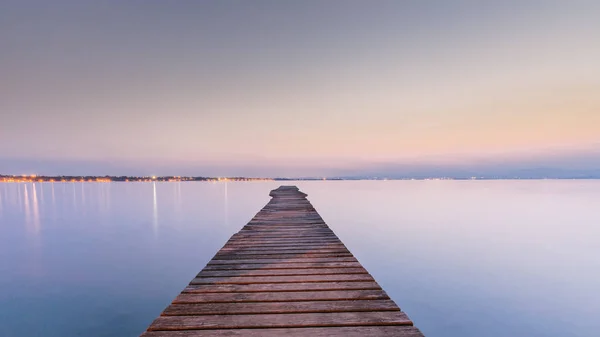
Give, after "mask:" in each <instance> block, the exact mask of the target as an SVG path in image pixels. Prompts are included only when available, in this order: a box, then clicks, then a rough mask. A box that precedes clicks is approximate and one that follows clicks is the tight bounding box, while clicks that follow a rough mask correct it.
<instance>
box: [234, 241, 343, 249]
mask: <svg viewBox="0 0 600 337" xmlns="http://www.w3.org/2000/svg"><path fill="white" fill-rule="evenodd" d="M315 246H316V247H321V248H327V247H339V246H344V244H343V243H342V242H329V243H313V242H296V243H289V244H288V243H270V244H265V243H262V244H261V243H238V242H228V243H226V244H225V245H224V246H223V247H231V248H235V247H261V248H274V249H275V248H289V249H297V248H304V247H315ZM344 247H345V246H344Z"/></svg>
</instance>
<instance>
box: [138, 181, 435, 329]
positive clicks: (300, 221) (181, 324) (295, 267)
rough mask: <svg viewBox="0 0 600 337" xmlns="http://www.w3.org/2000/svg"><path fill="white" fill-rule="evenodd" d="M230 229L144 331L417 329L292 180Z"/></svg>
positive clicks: (273, 192) (274, 191)
mask: <svg viewBox="0 0 600 337" xmlns="http://www.w3.org/2000/svg"><path fill="white" fill-rule="evenodd" d="M270 196H271V197H272V199H271V201H270V202H269V203H268V204H267V205H266V206H265V207H264V208H263V209H262V210H261V211H259V212H258V213H257V214H256V216H254V218H253V219H252V220H251V221H250V222H249V223H248V224H247V225H246V226H244V227H243V228H242V229H241V230H240V231H239V232H238V233H236V234H234V235H233V236H232V237H231V238H230V239H229V240H228V241H227V242H226V243H225V245H224V246H223V248H222V249H221V250H219V252H217V254H216V255H215V256H214V257H213V259H212V260H211V261H210V262H209V263H208V264H207V265H206V267H205V268H204V269H203V270H202V271H200V272H199V273H198V275H196V277H195V278H194V279H193V280H192V281H191V282H190V284H189V285H188V286H187V287H186V288H185V289H184V290H183V291H182V292H181V294H180V295H179V296H177V297H176V298H175V300H174V301H173V303H172V304H171V305H170V306H168V307H167V308H166V309H165V310H164V311H163V313H162V314H161V316H160V317H158V318H157V319H156V320H154V322H152V324H151V325H150V327H149V328H148V330H147V331H146V332H144V333H143V334H142V336H143V337H194V336H198V337H201V336H250V337H252V336H266V337H270V336H296V337H298V336H310V337H319V336H344V337H355V336H356V337H358V336H361V337H362V336H367V337H369V336H370V337H379V336H404V337H422V336H423V335H422V334H421V332H420V331H419V330H418V329H417V328H415V327H413V326H412V325H413V323H412V321H411V320H410V319H409V318H408V317H407V316H406V314H405V313H404V312H402V311H401V310H400V308H399V307H398V306H397V305H396V304H395V303H394V302H393V301H392V300H391V299H390V298H389V297H388V295H387V294H386V293H385V291H383V289H381V287H380V286H379V285H378V284H377V282H375V280H374V279H373V277H372V276H371V275H370V274H369V273H368V272H367V271H366V270H365V269H364V268H363V267H362V266H361V264H360V263H359V262H358V260H356V258H355V257H354V255H352V253H351V252H350V251H349V250H348V249H347V248H346V246H345V245H344V244H343V243H342V242H341V241H340V239H339V238H338V237H337V236H336V235H335V233H334V232H333V231H332V230H331V229H330V228H329V227H328V226H327V224H325V222H324V221H323V219H322V218H321V216H320V215H319V214H318V213H317V211H316V210H315V209H314V208H313V206H312V205H311V204H310V202H309V201H308V200H307V199H306V194H304V193H302V192H300V191H298V189H297V188H296V187H294V186H281V187H279V188H278V189H276V190H273V191H271V194H270Z"/></svg>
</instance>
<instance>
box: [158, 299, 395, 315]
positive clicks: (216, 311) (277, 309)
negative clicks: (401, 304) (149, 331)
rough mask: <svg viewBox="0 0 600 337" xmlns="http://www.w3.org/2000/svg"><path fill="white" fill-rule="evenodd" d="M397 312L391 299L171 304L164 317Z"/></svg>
mask: <svg viewBox="0 0 600 337" xmlns="http://www.w3.org/2000/svg"><path fill="white" fill-rule="evenodd" d="M361 311H400V309H399V308H398V306H397V305H396V303H394V302H393V301H390V300H368V301H357V300H352V301H347V300H341V301H307V302H249V303H236V304H235V305H231V303H202V304H173V305H170V306H169V307H167V309H165V311H164V312H163V313H162V315H163V316H189V315H235V314H238V315H239V314H281V313H288V314H292V313H310V312H314V313H316V312H361Z"/></svg>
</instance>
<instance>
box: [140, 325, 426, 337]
mask: <svg viewBox="0 0 600 337" xmlns="http://www.w3.org/2000/svg"><path fill="white" fill-rule="evenodd" d="M209 336H214V337H222V336H229V337H237V336H244V337H282V336H286V337H307V336H310V337H331V336H344V337H423V334H422V333H421V331H419V329H417V328H415V327H413V326H373V327H371V326H369V327H365V326H358V327H327V328H274V329H226V330H185V331H148V332H145V333H144V334H143V335H142V336H141V337H209Z"/></svg>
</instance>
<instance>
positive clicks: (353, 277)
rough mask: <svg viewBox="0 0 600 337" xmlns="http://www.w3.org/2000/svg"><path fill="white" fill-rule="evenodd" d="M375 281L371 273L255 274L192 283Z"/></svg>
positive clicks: (210, 278)
mask: <svg viewBox="0 0 600 337" xmlns="http://www.w3.org/2000/svg"><path fill="white" fill-rule="evenodd" d="M352 281H374V280H373V277H372V276H371V275H369V274H340V275H302V276H253V277H236V276H231V277H202V278H195V279H193V280H192V282H190V284H253V283H300V282H302V283H308V282H352Z"/></svg>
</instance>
